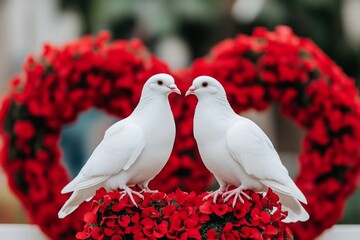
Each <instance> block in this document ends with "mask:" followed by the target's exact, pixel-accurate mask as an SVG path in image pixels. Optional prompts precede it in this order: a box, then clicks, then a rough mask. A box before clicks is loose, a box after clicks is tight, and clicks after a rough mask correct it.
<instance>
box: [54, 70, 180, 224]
mask: <svg viewBox="0 0 360 240" xmlns="http://www.w3.org/2000/svg"><path fill="white" fill-rule="evenodd" d="M172 92H175V93H178V94H181V93H180V90H179V89H178V88H177V86H176V85H175V83H174V78H173V77H172V76H170V75H168V74H156V75H154V76H152V77H151V78H149V79H148V80H147V82H146V83H145V85H144V87H143V90H142V93H141V97H140V101H139V103H138V105H137V107H136V108H135V110H134V111H133V112H132V114H131V115H130V116H129V117H127V118H125V119H123V120H121V121H118V122H116V123H115V124H113V125H112V126H111V127H110V128H109V129H108V130H107V131H106V132H105V136H104V139H103V140H102V141H101V142H100V144H99V145H98V146H97V147H96V149H95V150H94V152H93V153H92V155H91V156H90V158H89V159H88V161H87V162H86V164H85V166H84V167H83V168H82V169H81V171H80V172H79V174H78V175H77V176H76V177H75V178H74V179H73V180H72V181H71V182H70V183H69V184H68V185H66V186H65V187H64V188H63V189H62V191H61V193H68V192H73V194H72V195H71V197H70V198H69V199H68V200H67V202H66V203H65V204H64V206H63V207H62V208H61V210H60V211H59V213H58V216H59V218H64V217H65V216H67V215H68V214H70V213H71V212H73V211H74V210H75V209H76V208H77V207H78V206H79V205H80V204H81V203H82V202H83V201H85V200H87V201H89V200H90V199H91V198H92V197H93V196H94V194H95V192H96V190H97V189H99V188H101V187H104V188H105V189H107V190H115V189H119V188H120V189H122V190H123V191H122V192H121V193H122V195H121V196H122V197H124V196H125V195H129V197H130V199H131V201H132V202H133V204H134V205H136V202H135V201H134V198H133V194H135V195H137V196H139V197H141V198H143V196H142V194H141V192H137V191H134V190H132V189H130V188H129V186H134V185H138V186H139V187H140V188H141V189H142V192H157V191H153V190H150V189H149V187H148V184H149V182H150V181H151V180H152V179H153V178H154V177H155V176H156V175H157V174H158V173H159V172H160V170H161V169H162V168H163V167H164V165H165V164H166V162H167V160H168V158H169V156H170V153H171V151H172V148H173V145H174V140H175V121H174V117H173V115H172V112H171V109H170V104H169V100H168V95H169V94H170V93H172Z"/></svg>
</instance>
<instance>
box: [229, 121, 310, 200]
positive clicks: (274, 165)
mask: <svg viewBox="0 0 360 240" xmlns="http://www.w3.org/2000/svg"><path fill="white" fill-rule="evenodd" d="M226 142H227V147H228V150H229V152H230V154H231V156H232V157H233V159H234V160H235V161H236V162H238V163H239V164H240V165H241V167H242V168H243V169H244V170H245V172H246V173H248V174H249V175H251V176H254V177H256V178H257V179H258V180H259V181H260V182H262V183H263V184H264V185H266V186H268V187H271V188H272V189H273V190H276V191H278V192H281V193H284V194H286V195H293V196H295V197H296V198H298V199H299V200H300V201H303V202H306V199H305V197H304V195H303V194H302V192H301V191H300V190H299V189H298V187H297V186H296V185H295V183H294V182H293V181H292V179H291V178H290V176H289V173H288V171H287V169H286V168H285V167H284V165H283V164H282V163H281V160H280V157H279V155H278V153H277V152H276V150H275V148H274V146H273V144H272V143H271V141H270V139H269V138H268V137H267V136H266V134H265V133H264V132H263V131H262V130H261V128H260V127H258V126H257V125H256V124H255V123H254V122H252V121H251V120H249V119H247V118H240V120H239V121H238V122H237V123H235V124H234V125H233V126H231V127H230V128H229V130H228V132H227V134H226Z"/></svg>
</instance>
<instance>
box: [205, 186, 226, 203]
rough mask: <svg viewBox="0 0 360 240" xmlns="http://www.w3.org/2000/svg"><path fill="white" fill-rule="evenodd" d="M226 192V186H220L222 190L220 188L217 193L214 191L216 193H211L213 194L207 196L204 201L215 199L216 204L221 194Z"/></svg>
mask: <svg viewBox="0 0 360 240" xmlns="http://www.w3.org/2000/svg"><path fill="white" fill-rule="evenodd" d="M224 190H225V187H224V186H222V187H221V186H220V188H219V189H218V190H216V191H214V192H211V193H209V194H208V195H206V196H205V197H204V198H203V200H208V199H209V198H211V197H213V202H214V203H216V200H217V198H218V196H219V195H220V194H222V193H223V192H224Z"/></svg>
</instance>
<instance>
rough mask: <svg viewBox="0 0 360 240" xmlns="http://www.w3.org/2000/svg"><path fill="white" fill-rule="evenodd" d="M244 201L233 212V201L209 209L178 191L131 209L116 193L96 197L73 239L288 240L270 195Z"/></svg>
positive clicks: (208, 202) (209, 202)
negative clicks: (81, 227)
mask: <svg viewBox="0 0 360 240" xmlns="http://www.w3.org/2000/svg"><path fill="white" fill-rule="evenodd" d="M248 194H249V195H250V196H251V198H252V200H251V201H249V200H247V199H245V201H244V203H240V202H238V203H237V204H236V205H235V207H234V208H233V207H232V200H231V201H228V202H227V203H223V202H221V201H222V200H221V201H220V202H219V203H216V204H214V203H213V201H212V199H209V200H206V201H203V197H204V196H205V194H201V195H196V193H195V192H191V193H190V194H188V193H185V192H183V191H180V190H176V191H175V192H174V193H171V194H169V195H166V194H165V193H156V194H148V193H146V194H144V197H145V198H144V200H140V198H138V197H137V198H136V199H137V203H139V208H137V207H135V206H134V205H133V204H132V203H131V202H130V201H129V197H128V196H126V197H124V198H123V199H122V200H120V201H119V198H120V193H119V192H118V191H113V192H106V191H105V189H103V188H102V189H100V190H98V191H97V192H96V195H95V197H94V200H93V204H92V207H91V211H90V212H87V213H86V214H85V216H84V221H85V227H84V230H83V231H82V232H78V233H77V234H76V238H77V239H111V240H117V239H119V240H120V239H135V240H140V239H143V240H145V239H210V240H214V239H257V240H260V239H277V240H281V239H284V240H285V239H293V237H292V233H291V231H290V230H289V228H288V227H287V226H286V224H284V223H283V222H281V220H282V219H284V218H285V217H286V214H285V213H283V212H281V210H280V209H281V204H280V203H279V198H278V196H277V195H276V194H274V193H273V192H272V191H271V189H269V191H268V192H267V194H266V195H265V196H263V195H262V194H259V193H254V192H252V191H248Z"/></svg>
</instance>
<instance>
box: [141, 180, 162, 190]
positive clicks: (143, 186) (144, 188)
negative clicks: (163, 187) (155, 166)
mask: <svg viewBox="0 0 360 240" xmlns="http://www.w3.org/2000/svg"><path fill="white" fill-rule="evenodd" d="M149 182H150V180H148V181H145V182H142V183H140V184H138V186H139V188H141V191H140V193H158V192H159V191H158V190H151V189H150V188H149V187H148V184H149Z"/></svg>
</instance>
